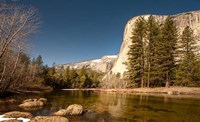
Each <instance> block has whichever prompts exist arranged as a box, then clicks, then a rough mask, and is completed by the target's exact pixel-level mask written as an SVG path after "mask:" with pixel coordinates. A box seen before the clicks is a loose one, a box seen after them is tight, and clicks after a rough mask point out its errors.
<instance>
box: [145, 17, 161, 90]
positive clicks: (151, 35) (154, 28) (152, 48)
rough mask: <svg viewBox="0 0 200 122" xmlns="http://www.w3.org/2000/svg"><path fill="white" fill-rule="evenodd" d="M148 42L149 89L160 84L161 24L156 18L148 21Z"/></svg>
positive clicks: (147, 77)
mask: <svg viewBox="0 0 200 122" xmlns="http://www.w3.org/2000/svg"><path fill="white" fill-rule="evenodd" d="M146 33H147V37H146V38H147V40H148V43H147V44H146V45H147V46H146V51H145V52H146V57H145V58H146V64H145V65H146V66H145V77H146V80H147V87H150V86H151V84H156V83H159V81H160V75H161V72H160V71H159V69H158V66H159V64H160V62H159V61H158V59H159V57H160V45H159V39H160V27H159V23H158V22H156V20H155V17H154V16H152V15H151V16H150V17H149V18H148V21H147V32H146Z"/></svg>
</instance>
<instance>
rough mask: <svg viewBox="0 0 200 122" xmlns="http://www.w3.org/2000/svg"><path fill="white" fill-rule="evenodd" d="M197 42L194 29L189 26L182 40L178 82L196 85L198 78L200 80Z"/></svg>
mask: <svg viewBox="0 0 200 122" xmlns="http://www.w3.org/2000/svg"><path fill="white" fill-rule="evenodd" d="M195 45H196V42H195V39H194V34H193V31H192V29H191V28H190V27H189V26H187V27H186V28H185V29H184V31H183V33H182V35H181V41H180V61H179V63H180V64H179V65H178V69H177V70H176V78H177V79H176V83H177V84H179V85H181V86H183V85H184V86H187V85H195V83H193V82H195V81H196V80H199V78H200V77H199V75H196V73H199V65H198V61H197V56H196V54H195V51H196V46H195Z"/></svg>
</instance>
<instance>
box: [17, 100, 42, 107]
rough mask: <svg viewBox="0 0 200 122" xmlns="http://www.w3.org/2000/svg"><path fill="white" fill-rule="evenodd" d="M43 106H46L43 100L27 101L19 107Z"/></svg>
mask: <svg viewBox="0 0 200 122" xmlns="http://www.w3.org/2000/svg"><path fill="white" fill-rule="evenodd" d="M42 106H44V103H43V102H42V101H32V102H25V103H23V104H20V105H19V107H21V108H31V107H42Z"/></svg>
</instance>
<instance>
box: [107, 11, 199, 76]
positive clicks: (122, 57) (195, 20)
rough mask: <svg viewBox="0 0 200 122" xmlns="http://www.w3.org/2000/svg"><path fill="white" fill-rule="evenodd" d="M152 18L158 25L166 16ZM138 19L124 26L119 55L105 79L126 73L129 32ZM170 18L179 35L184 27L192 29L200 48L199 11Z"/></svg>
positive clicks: (129, 42) (146, 17)
mask: <svg viewBox="0 0 200 122" xmlns="http://www.w3.org/2000/svg"><path fill="white" fill-rule="evenodd" d="M149 16H150V15H143V17H144V18H145V19H148V17H149ZM153 16H154V17H155V18H156V20H157V21H158V22H160V23H163V22H164V20H165V19H166V18H167V16H160V15H153ZM138 17H139V16H137V17H134V18H132V19H131V20H129V21H128V23H127V24H126V26H125V30H124V37H123V42H122V46H121V49H120V53H119V55H118V57H117V59H116V61H115V63H114V66H113V67H112V69H111V72H109V73H108V74H107V77H109V75H114V74H115V75H116V74H118V73H120V74H121V76H123V73H124V72H125V71H127V69H126V66H125V65H124V64H123V63H124V62H126V61H127V58H128V56H127V53H128V50H129V45H130V44H131V39H130V37H131V32H132V29H133V28H134V24H135V21H136V20H137V19H138ZM172 17H173V19H174V20H175V21H176V23H177V26H178V29H179V34H181V33H182V31H183V29H184V28H185V27H186V26H190V27H191V28H192V29H193V31H194V34H195V37H196V39H197V46H200V40H198V39H199V38H200V11H192V12H187V13H182V14H177V15H173V16H172Z"/></svg>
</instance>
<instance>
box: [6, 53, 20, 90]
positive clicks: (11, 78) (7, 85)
mask: <svg viewBox="0 0 200 122" xmlns="http://www.w3.org/2000/svg"><path fill="white" fill-rule="evenodd" d="M20 54H21V50H20V51H19V52H18V54H17V58H16V60H15V64H14V68H13V70H12V72H11V75H10V77H9V80H8V81H7V83H6V84H5V87H4V90H7V89H8V88H9V87H10V85H11V83H12V82H13V81H12V80H13V75H14V73H15V70H16V68H17V64H18V62H19V57H20Z"/></svg>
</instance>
